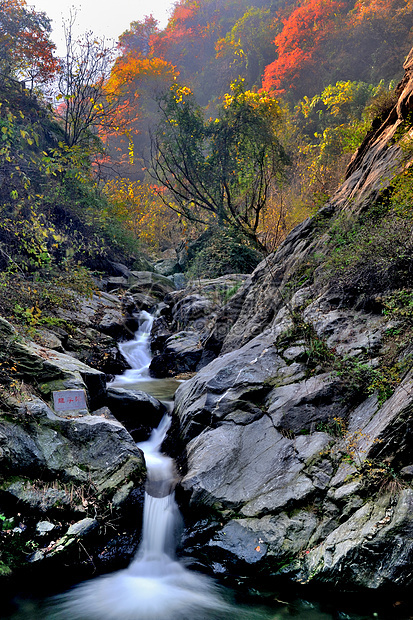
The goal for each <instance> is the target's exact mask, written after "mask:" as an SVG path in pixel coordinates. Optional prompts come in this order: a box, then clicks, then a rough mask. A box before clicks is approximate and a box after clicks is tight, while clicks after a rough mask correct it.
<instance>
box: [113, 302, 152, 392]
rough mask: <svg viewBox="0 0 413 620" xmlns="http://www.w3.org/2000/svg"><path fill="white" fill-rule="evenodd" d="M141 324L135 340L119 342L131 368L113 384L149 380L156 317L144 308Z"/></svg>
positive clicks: (125, 384)
mask: <svg viewBox="0 0 413 620" xmlns="http://www.w3.org/2000/svg"><path fill="white" fill-rule="evenodd" d="M139 318H140V320H141V323H140V326H139V329H138V331H137V332H136V334H135V337H134V338H133V340H128V341H127V342H121V343H119V351H120V352H121V353H122V355H123V357H124V358H125V359H126V361H127V362H128V364H129V366H130V368H129V369H128V370H126V371H125V372H124V373H123V375H118V376H117V377H115V379H114V381H113V382H112V385H114V386H118V387H125V386H127V385H131V384H134V383H137V382H139V381H147V380H148V379H150V377H149V364H150V363H151V359H152V358H151V351H150V344H149V337H150V334H151V329H152V325H153V321H154V317H153V316H152V315H151V314H149V312H146V311H145V310H142V312H141V313H140V317H139Z"/></svg>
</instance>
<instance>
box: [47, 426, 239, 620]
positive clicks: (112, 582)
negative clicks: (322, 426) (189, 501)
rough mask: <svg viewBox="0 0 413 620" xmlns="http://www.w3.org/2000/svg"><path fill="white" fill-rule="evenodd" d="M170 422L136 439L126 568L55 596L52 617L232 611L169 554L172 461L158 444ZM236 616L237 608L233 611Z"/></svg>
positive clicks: (148, 619)
mask: <svg viewBox="0 0 413 620" xmlns="http://www.w3.org/2000/svg"><path fill="white" fill-rule="evenodd" d="M169 425H170V418H169V416H165V418H164V419H163V420H162V422H161V424H160V425H159V427H158V428H157V429H155V430H154V431H153V432H152V435H151V437H150V439H149V440H148V441H146V442H143V443H141V444H138V445H139V447H140V448H141V449H142V451H143V452H144V455H145V461H146V466H147V472H148V482H147V491H146V494H145V506H144V523H143V530H142V540H141V544H140V547H139V550H138V553H137V555H136V557H135V559H134V560H133V561H132V563H131V564H130V566H129V567H128V568H127V569H126V570H121V571H118V572H116V573H113V574H111V575H106V576H103V577H98V578H96V579H93V580H91V581H89V582H85V583H83V584H80V585H79V586H77V587H76V588H74V589H73V590H72V591H70V592H68V593H66V594H63V595H60V596H59V597H57V598H56V599H54V603H53V606H52V609H51V610H50V613H49V615H48V617H49V618H53V619H55V620H57V619H59V620H207V619H208V620H210V619H215V620H218V619H222V618H229V617H232V614H233V612H234V608H233V607H232V606H231V605H230V604H228V603H227V602H226V601H225V600H224V598H223V597H222V596H221V594H220V593H219V591H218V590H217V588H216V586H215V584H214V582H213V581H212V580H211V579H209V578H208V577H205V576H203V575H200V574H198V573H195V572H191V571H190V570H188V569H187V568H185V567H184V566H183V565H182V564H181V563H180V562H178V561H177V560H175V559H174V557H173V554H174V541H173V538H174V536H173V534H174V531H175V530H176V526H177V522H178V521H179V519H180V515H179V510H178V507H177V505H176V502H175V499H174V491H173V487H174V479H175V475H174V464H173V461H172V459H170V458H169V457H167V456H165V455H163V454H161V452H160V447H161V444H162V442H163V440H164V438H165V435H166V433H167V431H168V428H169ZM237 616H238V612H237Z"/></svg>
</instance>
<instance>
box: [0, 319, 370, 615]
mask: <svg viewBox="0 0 413 620" xmlns="http://www.w3.org/2000/svg"><path fill="white" fill-rule="evenodd" d="M152 321H153V318H152V317H151V316H150V315H149V314H148V313H142V323H141V327H140V329H139V331H138V333H137V334H136V337H135V339H134V340H132V341H129V342H125V343H122V344H121V345H120V349H121V352H122V354H123V355H124V356H125V358H126V359H127V361H128V363H129V365H130V366H131V369H130V370H127V371H126V372H125V373H124V374H123V375H122V376H118V377H116V378H115V380H114V381H113V383H112V385H116V386H120V387H124V388H129V389H140V390H144V391H147V392H149V393H151V394H152V395H154V396H156V397H157V398H159V399H160V400H163V401H171V400H172V397H173V392H174V391H175V389H176V387H177V385H178V384H179V383H178V382H177V381H174V380H162V379H151V378H150V376H149V370H148V369H149V364H150V359H151V358H150V351H149V334H150V329H151V325H152ZM170 423H171V418H170V416H169V415H165V417H164V418H163V420H162V421H161V423H160V425H159V427H158V428H157V429H154V430H153V432H152V434H151V436H150V438H149V439H148V440H147V441H145V442H142V443H139V444H138V446H139V448H140V449H141V450H142V452H143V453H144V456H145V462H146V467H147V483H146V491H145V501H144V516H143V530H142V538H141V542H140V546H139V549H138V551H137V553H136V556H135V558H134V559H133V560H132V562H131V563H130V565H129V566H128V568H126V569H123V570H119V571H116V572H114V573H111V574H108V575H103V576H99V577H96V578H94V579H91V580H89V581H86V582H83V583H81V584H79V585H77V586H75V587H74V588H72V589H71V590H69V591H67V592H64V593H62V594H58V595H57V596H54V597H52V598H49V599H46V600H41V601H34V600H32V599H31V600H23V601H21V602H20V606H19V610H18V611H17V612H16V613H14V614H13V615H12V616H1V612H0V618H6V617H7V618H9V619H12V620H23V618H24V619H25V620H40V619H42V620H45V619H47V620H286V619H287V618H293V617H294V618H295V619H296V620H368V619H372V618H379V617H381V616H379V614H378V613H375V612H373V611H372V612H368V613H367V614H366V615H359V614H355V615H354V614H348V613H343V612H340V611H339V610H337V609H334V608H333V607H332V606H331V605H330V606H327V605H326V604H324V607H322V606H321V605H319V604H317V603H314V602H309V601H305V600H301V599H293V600H288V598H287V599H286V598H285V597H287V594H283V593H281V592H279V591H278V592H273V593H272V594H271V595H268V596H264V595H262V594H261V595H260V594H258V593H257V592H256V593H255V596H252V595H251V596H249V595H248V594H247V593H245V592H244V593H243V594H242V595H241V594H240V593H239V592H233V591H231V589H229V588H224V587H222V586H220V585H219V584H217V582H216V581H215V580H214V579H212V578H211V577H208V576H206V575H203V574H201V573H199V572H196V571H195V570H191V569H189V568H187V566H186V565H185V562H184V561H183V560H180V559H179V558H177V557H176V554H175V549H176V544H177V542H178V539H179V534H180V531H181V528H182V517H181V515H180V512H179V508H178V506H177V503H176V501H175V495H174V486H175V483H176V474H175V468H174V462H173V460H172V459H171V458H170V457H168V456H166V455H164V454H163V453H162V452H161V446H162V443H163V441H164V439H165V437H166V435H167V432H168V429H169V426H170ZM280 599H281V600H280Z"/></svg>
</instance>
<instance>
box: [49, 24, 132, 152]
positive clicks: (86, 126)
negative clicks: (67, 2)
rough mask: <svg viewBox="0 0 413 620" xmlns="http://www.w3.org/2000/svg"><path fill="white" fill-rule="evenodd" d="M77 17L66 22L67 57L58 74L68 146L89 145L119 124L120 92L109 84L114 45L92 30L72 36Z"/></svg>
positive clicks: (58, 97)
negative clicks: (97, 35) (111, 88)
mask: <svg viewBox="0 0 413 620" xmlns="http://www.w3.org/2000/svg"><path fill="white" fill-rule="evenodd" d="M74 22H75V16H74V15H73V14H71V17H70V19H69V21H68V22H66V23H65V28H64V30H65V38H66V56H65V58H64V59H63V60H62V63H61V70H60V74H59V94H58V96H57V99H58V101H60V102H61V103H60V105H59V107H58V110H57V113H58V116H59V117H60V119H61V121H62V124H63V129H64V136H65V141H66V144H67V146H68V147H73V146H82V147H86V146H87V147H89V146H90V145H91V143H93V141H94V140H96V137H97V135H98V133H99V131H100V130H106V131H109V130H112V129H114V128H115V127H118V124H119V116H120V115H119V106H120V100H119V97H118V93H117V92H116V91H114V90H108V89H107V87H106V84H107V80H108V78H109V74H110V69H111V66H112V63H113V61H114V57H115V51H116V50H115V47H114V46H113V45H107V44H106V43H105V40H104V39H97V38H96V37H95V36H93V33H91V32H88V33H86V34H85V35H84V36H83V37H82V38H81V39H80V40H75V39H74V37H73V26H74Z"/></svg>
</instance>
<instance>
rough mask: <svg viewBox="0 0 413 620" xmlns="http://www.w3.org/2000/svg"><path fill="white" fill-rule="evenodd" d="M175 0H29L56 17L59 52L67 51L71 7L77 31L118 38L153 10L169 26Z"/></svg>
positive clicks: (61, 53)
mask: <svg viewBox="0 0 413 620" xmlns="http://www.w3.org/2000/svg"><path fill="white" fill-rule="evenodd" d="M174 4H175V2H174V0H149V1H148V0H83V1H82V0H27V5H28V6H33V7H34V8H35V10H37V11H44V12H45V13H46V14H47V15H48V16H49V17H50V18H51V20H52V27H53V32H52V36H51V38H52V40H53V42H54V43H56V45H57V55H58V56H63V55H64V46H63V41H64V38H63V29H62V20H63V19H65V20H66V19H67V18H68V16H69V11H70V8H71V7H75V8H76V10H77V18H76V28H75V34H77V35H80V34H83V33H84V32H86V31H90V30H91V31H93V33H94V34H95V35H96V36H98V37H102V36H105V38H107V39H113V40H115V41H116V40H117V38H118V36H119V35H120V34H122V32H124V31H125V30H127V29H128V28H129V24H130V23H131V22H133V21H138V20H141V19H143V18H144V17H145V15H150V14H152V15H153V16H154V17H155V19H157V20H158V21H159V23H160V26H161V27H165V26H166V24H167V21H168V17H169V15H170V12H171V9H172V7H173V5H174Z"/></svg>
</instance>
